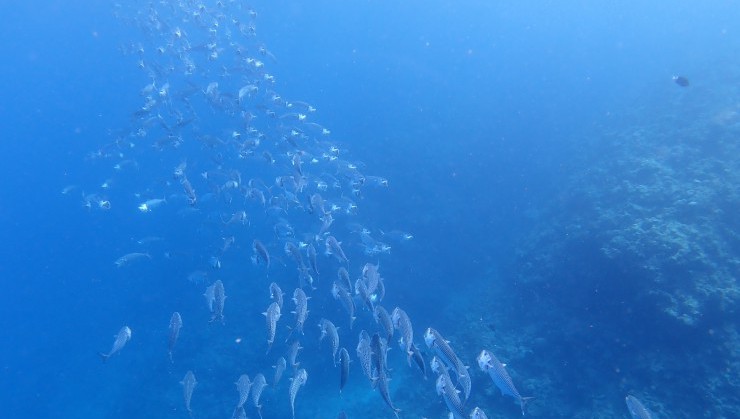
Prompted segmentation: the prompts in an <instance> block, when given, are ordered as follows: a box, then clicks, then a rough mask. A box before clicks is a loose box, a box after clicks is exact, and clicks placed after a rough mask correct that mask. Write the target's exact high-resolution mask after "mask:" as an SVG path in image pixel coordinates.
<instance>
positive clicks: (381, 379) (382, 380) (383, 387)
mask: <svg viewBox="0 0 740 419" xmlns="http://www.w3.org/2000/svg"><path fill="white" fill-rule="evenodd" d="M376 336H377V335H376ZM376 373H377V375H376V376H375V377H373V382H374V383H375V386H376V388H377V389H378V391H379V392H380V395H381V397H383V401H385V404H387V405H388V407H390V408H391V410H393V414H395V415H396V418H398V417H399V416H398V413H399V412H400V411H401V409H399V408H397V407H395V406H394V405H393V401H391V394H390V389H389V388H388V381H389V380H388V377H386V375H385V371H384V368H381V367H378V368H377V371H376Z"/></svg>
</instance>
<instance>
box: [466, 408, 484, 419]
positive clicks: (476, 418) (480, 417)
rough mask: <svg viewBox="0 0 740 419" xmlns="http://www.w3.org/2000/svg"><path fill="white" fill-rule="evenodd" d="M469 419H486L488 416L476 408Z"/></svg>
mask: <svg viewBox="0 0 740 419" xmlns="http://www.w3.org/2000/svg"><path fill="white" fill-rule="evenodd" d="M470 419H488V416H487V415H486V413H485V412H484V411H482V410H481V409H480V407H476V408H474V409H473V411H472V412H470Z"/></svg>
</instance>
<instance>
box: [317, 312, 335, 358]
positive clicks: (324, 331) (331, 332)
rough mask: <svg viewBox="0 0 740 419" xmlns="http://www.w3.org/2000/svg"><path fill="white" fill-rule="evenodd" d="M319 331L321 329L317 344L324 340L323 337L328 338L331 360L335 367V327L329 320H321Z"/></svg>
mask: <svg viewBox="0 0 740 419" xmlns="http://www.w3.org/2000/svg"><path fill="white" fill-rule="evenodd" d="M319 329H321V336H320V337H319V342H321V341H322V340H324V337H325V336H329V341H330V342H331V360H332V362H334V365H336V364H337V351H338V350H339V333H338V332H337V327H336V326H334V323H332V322H331V321H330V320H327V319H321V320H320V321H319Z"/></svg>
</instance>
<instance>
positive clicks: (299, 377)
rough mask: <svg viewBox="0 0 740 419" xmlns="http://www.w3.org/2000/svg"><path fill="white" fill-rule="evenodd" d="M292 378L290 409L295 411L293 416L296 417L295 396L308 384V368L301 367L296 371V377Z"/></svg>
mask: <svg viewBox="0 0 740 419" xmlns="http://www.w3.org/2000/svg"><path fill="white" fill-rule="evenodd" d="M290 380H291V382H290V411H291V412H292V413H293V418H294V419H295V396H296V395H297V394H298V390H300V389H301V387H303V386H304V385H306V381H307V380H308V374H307V373H306V370H304V369H302V368H301V369H300V370H298V372H296V374H295V377H293V378H291V379H290Z"/></svg>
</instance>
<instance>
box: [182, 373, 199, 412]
mask: <svg viewBox="0 0 740 419" xmlns="http://www.w3.org/2000/svg"><path fill="white" fill-rule="evenodd" d="M180 384H181V385H182V395H183V398H184V399H185V409H186V410H187V411H188V413H189V414H190V415H191V416H192V414H193V410H192V409H190V399H191V398H192V397H193V390H194V389H195V386H196V385H197V384H198V381H196V380H195V374H193V372H192V371H188V372H187V373H186V374H185V378H183V379H182V381H180Z"/></svg>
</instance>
